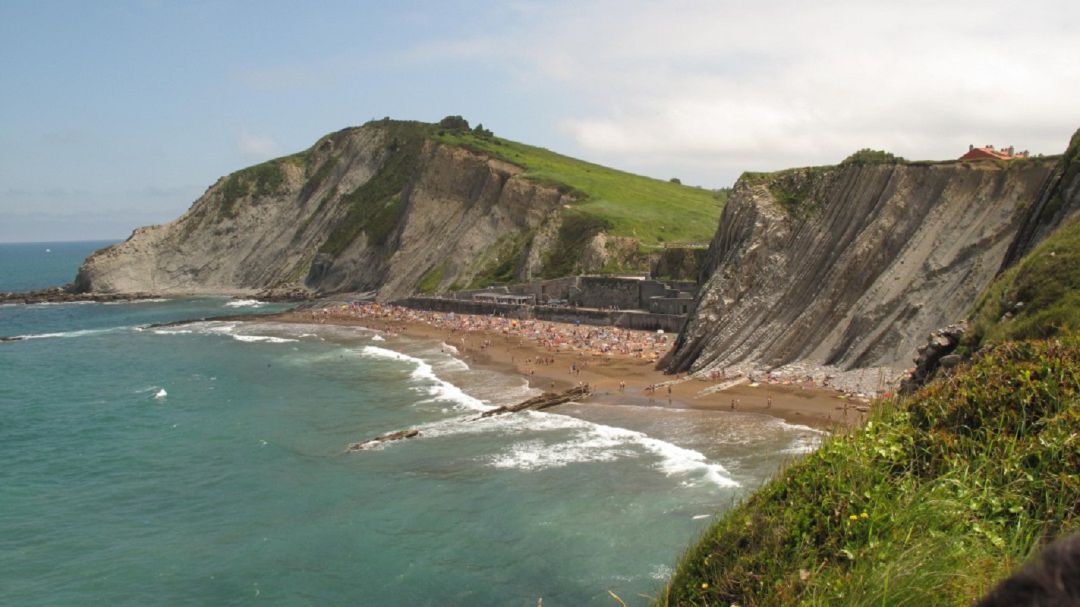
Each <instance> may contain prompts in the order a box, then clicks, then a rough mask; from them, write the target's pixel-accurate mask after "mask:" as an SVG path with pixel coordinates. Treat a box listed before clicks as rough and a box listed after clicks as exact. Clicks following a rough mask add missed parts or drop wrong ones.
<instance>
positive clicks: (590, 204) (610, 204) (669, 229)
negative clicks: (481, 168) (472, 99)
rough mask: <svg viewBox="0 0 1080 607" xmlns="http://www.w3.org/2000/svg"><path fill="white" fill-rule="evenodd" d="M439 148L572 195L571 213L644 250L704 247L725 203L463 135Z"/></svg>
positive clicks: (445, 136) (451, 136) (446, 138)
mask: <svg viewBox="0 0 1080 607" xmlns="http://www.w3.org/2000/svg"><path fill="white" fill-rule="evenodd" d="M436 138H437V139H438V140H439V141H442V142H443V143H448V144H452V145H460V146H462V147H466V148H469V149H472V150H476V151H481V152H484V153H487V154H490V155H492V156H495V157H497V158H502V159H504V160H506V161H508V162H511V163H513V164H516V165H518V166H521V167H523V168H524V169H525V170H526V176H527V177H530V178H532V179H534V180H537V181H540V182H543V183H549V184H553V185H556V186H557V187H560V188H561V189H564V190H565V191H568V192H573V193H575V194H577V195H578V197H579V200H578V202H576V203H574V210H575V211H576V212H577V213H578V214H579V215H583V216H591V217H593V218H595V219H596V220H599V221H602V222H605V223H606V224H608V225H610V228H608V232H609V233H610V234H613V235H615V236H627V237H631V238H635V239H637V240H638V241H639V242H640V243H641V244H643V245H646V246H650V245H651V246H657V245H661V244H663V243H665V242H667V243H672V242H709V241H710V240H712V237H713V233H714V232H715V231H716V226H717V224H718V222H719V219H720V211H721V210H722V209H723V204H724V202H725V201H726V194H725V193H723V192H712V191H709V190H703V189H700V188H692V187H687V186H683V185H679V184H676V183H671V182H668V181H660V180H658V179H651V178H649V177H642V176H641V175H634V174H632V173H624V172H623V171H617V170H615V169H609V168H607V167H604V166H600V165H598V164H592V163H589V162H585V161H583V160H577V159H575V158H570V157H568V156H562V155H560V154H556V153H555V152H552V151H550V150H546V149H544V148H538V147H533V146H531V145H525V144H523V143H517V142H514V141H508V140H506V139H497V138H494V137H491V138H487V137H478V136H476V135H474V134H473V133H471V132H468V131H457V132H454V131H445V132H443V133H441V134H438V135H436Z"/></svg>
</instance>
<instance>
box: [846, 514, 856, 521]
mask: <svg viewBox="0 0 1080 607" xmlns="http://www.w3.org/2000/svg"><path fill="white" fill-rule="evenodd" d="M848 520H849V521H857V520H859V516H858V515H857V514H852V515H851V516H849V517H848Z"/></svg>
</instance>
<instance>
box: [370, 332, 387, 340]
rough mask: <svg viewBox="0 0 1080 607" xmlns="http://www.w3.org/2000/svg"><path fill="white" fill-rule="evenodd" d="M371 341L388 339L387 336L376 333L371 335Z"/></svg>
mask: <svg viewBox="0 0 1080 607" xmlns="http://www.w3.org/2000/svg"><path fill="white" fill-rule="evenodd" d="M371 341H386V338H385V337H383V336H382V335H379V334H378V333H376V334H375V335H372V336H371Z"/></svg>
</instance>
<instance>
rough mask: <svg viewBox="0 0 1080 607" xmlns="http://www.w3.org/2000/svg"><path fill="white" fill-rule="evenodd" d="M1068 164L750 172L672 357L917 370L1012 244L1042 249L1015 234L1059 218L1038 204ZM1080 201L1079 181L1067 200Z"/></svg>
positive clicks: (687, 364)
mask: <svg viewBox="0 0 1080 607" xmlns="http://www.w3.org/2000/svg"><path fill="white" fill-rule="evenodd" d="M1060 162H1061V161H1060V160H1059V159H1058V158H1037V159H1036V158H1032V159H1025V160H1015V161H1011V162H1008V163H1005V162H995V161H987V162H945V163H903V162H898V163H889V164H861V165H860V164H849V165H846V166H845V165H841V166H836V167H815V168H807V169H794V170H790V171H783V172H780V173H774V174H768V175H761V174H748V175H744V176H743V177H742V178H741V179H740V180H739V182H738V183H737V184H736V186H735V189H734V193H733V195H732V197H731V198H730V199H729V201H728V204H727V206H726V208H725V209H724V212H723V215H722V217H721V220H720V227H719V229H718V231H717V232H716V235H715V237H714V239H713V241H712V243H711V245H710V249H709V254H708V258H707V260H706V267H705V269H704V271H703V276H704V277H707V278H706V282H705V284H704V285H703V288H702V289H701V292H700V296H699V298H698V300H697V301H696V303H695V307H694V309H693V310H692V313H691V316H690V318H689V319H688V321H687V324H686V326H685V328H684V331H683V333H682V334H681V335H680V336H679V338H678V340H677V342H676V344H675V348H674V350H673V352H672V354H671V355H670V356H669V358H668V359H667V361H666V364H667V366H668V368H669V369H670V370H671V371H687V370H690V371H712V370H719V369H721V368H724V369H731V368H732V367H736V368H739V369H740V370H743V371H746V370H751V369H754V370H759V371H760V370H765V369H775V368H778V367H783V366H784V365H788V364H789V363H799V364H798V366H797V367H796V368H799V369H805V368H810V367H813V366H824V367H826V368H832V369H834V370H836V371H842V370H850V369H857V368H869V367H886V368H889V369H890V370H896V369H902V368H905V367H909V366H910V364H911V360H912V356H913V355H914V353H915V350H916V347H917V346H918V345H920V344H921V343H922V342H923V341H925V336H926V335H927V334H928V333H929V332H931V331H932V330H934V329H935V328H938V327H942V326H945V325H948V324H950V323H952V322H955V321H957V320H960V319H962V318H963V317H964V316H965V313H966V312H967V311H968V309H969V308H970V306H971V305H972V303H973V302H974V300H975V298H976V296H977V295H978V294H979V292H980V291H981V290H982V289H983V288H984V287H985V286H986V285H987V284H988V283H989V282H990V281H991V280H992V279H993V278H994V276H995V275H996V274H997V273H998V271H999V269H1000V268H1001V267H1002V265H1003V262H1004V260H1005V259H1006V254H1007V252H1008V251H1009V250H1010V247H1012V248H1013V249H1017V250H1019V249H1020V248H1023V247H1024V246H1030V245H1023V244H1015V243H1016V242H1017V239H1018V234H1019V235H1021V237H1026V238H1029V239H1031V240H1036V239H1038V237H1039V233H1043V232H1045V230H1046V229H1047V228H1046V226H1047V225H1050V224H1052V223H1054V221H1060V217H1057V216H1056V215H1055V214H1056V213H1057V210H1055V209H1050V211H1051V212H1048V211H1047V209H1046V208H1045V207H1046V206H1047V205H1043V207H1044V208H1043V210H1042V211H1040V210H1039V205H1038V204H1037V201H1038V200H1041V199H1042V198H1044V197H1047V196H1049V197H1051V198H1052V196H1053V192H1061V187H1062V186H1061V184H1060V183H1058V184H1056V185H1055V183H1053V182H1054V179H1058V181H1059V182H1060V181H1061V179H1060V177H1061V176H1062V175H1061V164H1060ZM1070 183H1071V182H1070ZM1076 198H1077V192H1076V191H1075V189H1073V190H1070V191H1069V192H1067V193H1065V201H1064V203H1063V204H1061V205H1058V206H1057V207H1056V208H1064V207H1066V206H1068V205H1072V204H1075V203H1076ZM1050 206H1053V205H1052V204H1051V205H1050ZM1039 217H1041V218H1042V219H1041V220H1040V219H1039ZM1025 226H1027V228H1026V229H1022V228H1025ZM1024 234H1028V236H1023V235H1024Z"/></svg>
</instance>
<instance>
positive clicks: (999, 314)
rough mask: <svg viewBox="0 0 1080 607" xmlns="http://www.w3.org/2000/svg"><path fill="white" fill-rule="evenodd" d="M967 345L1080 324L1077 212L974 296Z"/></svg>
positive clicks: (968, 347)
mask: <svg viewBox="0 0 1080 607" xmlns="http://www.w3.org/2000/svg"><path fill="white" fill-rule="evenodd" d="M971 317H972V323H971V330H970V331H968V333H967V334H966V335H965V336H964V340H963V342H962V344H961V347H963V348H965V351H970V350H974V349H976V348H978V347H979V346H980V345H982V344H993V343H1000V342H1003V341H1007V340H1014V339H1029V338H1039V337H1052V336H1055V335H1058V334H1060V333H1062V332H1068V331H1076V330H1080V215H1074V216H1073V217H1072V218H1071V219H1069V220H1067V221H1066V222H1065V224H1064V225H1062V226H1061V227H1059V228H1058V229H1057V230H1055V231H1054V232H1053V233H1052V234H1050V236H1048V237H1047V238H1046V240H1044V241H1043V242H1041V243H1039V245H1038V246H1037V247H1035V249H1034V250H1033V251H1032V252H1031V253H1029V254H1028V255H1027V256H1025V257H1024V258H1023V259H1022V260H1020V262H1019V263H1017V264H1016V265H1015V266H1013V267H1012V268H1009V269H1008V270H1006V271H1005V272H1004V273H1002V274H1001V276H999V277H998V278H997V279H996V280H995V281H994V282H993V283H991V285H990V286H989V287H987V289H986V290H985V291H983V293H982V294H981V295H980V296H979V299H978V300H977V301H976V303H975V306H974V310H973V312H972V314H971Z"/></svg>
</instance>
